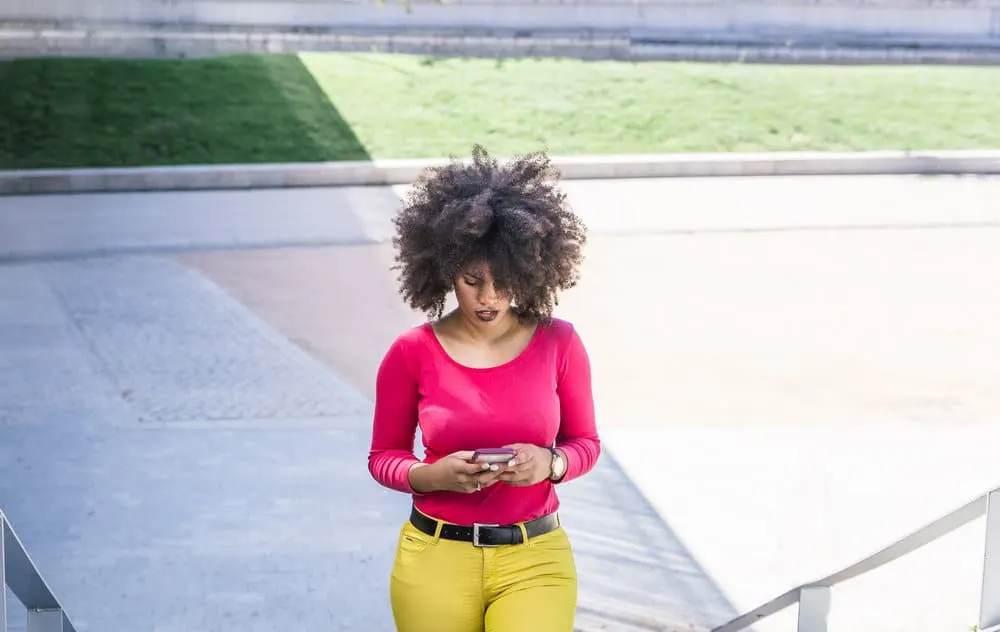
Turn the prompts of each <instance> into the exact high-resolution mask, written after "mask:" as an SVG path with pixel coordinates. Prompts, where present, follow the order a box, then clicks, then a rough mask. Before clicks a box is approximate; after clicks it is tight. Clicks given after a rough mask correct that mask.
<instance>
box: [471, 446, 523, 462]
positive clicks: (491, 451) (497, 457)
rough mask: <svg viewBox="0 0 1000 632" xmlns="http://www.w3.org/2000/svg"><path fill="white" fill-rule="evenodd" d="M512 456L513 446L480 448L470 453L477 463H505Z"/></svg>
mask: <svg viewBox="0 0 1000 632" xmlns="http://www.w3.org/2000/svg"><path fill="white" fill-rule="evenodd" d="M513 458H514V448H480V449H479V450H476V451H475V453H474V454H473V455H472V460H473V461H476V462H478V463H506V462H508V461H510V460H511V459H513Z"/></svg>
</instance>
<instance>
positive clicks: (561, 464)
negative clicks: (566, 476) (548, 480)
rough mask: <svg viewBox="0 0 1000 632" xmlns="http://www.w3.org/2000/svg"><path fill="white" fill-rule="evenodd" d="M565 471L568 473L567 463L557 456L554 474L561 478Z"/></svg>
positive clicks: (553, 465)
mask: <svg viewBox="0 0 1000 632" xmlns="http://www.w3.org/2000/svg"><path fill="white" fill-rule="evenodd" d="M565 471H566V461H564V460H563V459H562V457H561V456H556V457H555V459H553V462H552V474H553V475H554V476H555V477H556V478H561V477H562V475H563V472H565Z"/></svg>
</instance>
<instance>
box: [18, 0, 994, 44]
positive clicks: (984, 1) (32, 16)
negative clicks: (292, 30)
mask: <svg viewBox="0 0 1000 632" xmlns="http://www.w3.org/2000/svg"><path fill="white" fill-rule="evenodd" d="M0 20H7V21H50V20H51V21H68V22H76V23H79V22H91V23H92V22H106V23H107V22H114V23H124V24H164V23H166V24H173V25H177V24H190V25H200V26H207V25H239V26H278V27H293V26H295V27H320V28H362V27H381V28H391V29H400V28H448V29H456V28H457V29H472V28H520V29H533V30H537V29H554V28H562V29H566V28H598V29H621V30H626V31H629V32H631V33H632V34H642V33H649V32H653V33H662V32H665V31H678V32H688V33H690V32H706V33H708V32H728V33H736V34H739V33H747V34H755V33H761V32H764V33H769V32H778V33H795V34H810V33H830V32H839V33H847V34H852V35H858V36H886V35H888V36H903V37H906V36H923V37H942V38H956V37H958V38H962V39H980V40H1000V0H970V1H967V2H963V1H961V0H940V1H938V0H872V1H870V2H862V1H859V0H818V1H815V2H813V1H808V0H772V1H752V0H751V1H749V2H736V1H735V0H639V1H635V0H576V1H572V0H571V1H568V2H567V1H560V0H492V1H491V0H448V3H447V4H443V5H442V4H436V3H433V2H428V1H427V0H414V2H413V4H412V11H411V12H410V13H407V12H406V11H405V10H404V9H403V8H402V7H401V5H400V0H387V4H385V5H379V4H377V3H376V2H375V0H370V1H367V2H366V1H361V0H355V1H352V0H6V1H5V2H2V3H0Z"/></svg>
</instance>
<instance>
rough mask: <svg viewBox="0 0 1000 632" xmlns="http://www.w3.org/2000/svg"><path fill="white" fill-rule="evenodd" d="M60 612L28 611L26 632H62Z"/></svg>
mask: <svg viewBox="0 0 1000 632" xmlns="http://www.w3.org/2000/svg"><path fill="white" fill-rule="evenodd" d="M62 630H63V611H62V610H29V611H28V632H62Z"/></svg>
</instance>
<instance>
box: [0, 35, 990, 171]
mask: <svg viewBox="0 0 1000 632" xmlns="http://www.w3.org/2000/svg"><path fill="white" fill-rule="evenodd" d="M998 104H1000V68H981V67H980V68H976V67H965V68H954V67H940V66H928V67H918V66H906V67H828V66H771V65H741V64H725V65H707V64H686V63H643V64H633V63H621V62H582V61H572V60H556V59H545V60H534V59H528V60H507V61H503V62H499V61H496V60H473V59H449V60H438V59H428V58H425V57H420V56H392V55H385V54H353V53H352V54H347V53H330V54H307V55H301V56H291V55H280V56H279V55H275V56H234V57H224V58H215V59H208V60H188V61H173V60H170V61H167V60H157V61H150V60H142V61H139V60H135V61H132V60H84V59H35V60H16V61H12V62H2V63H0V168H3V169H11V168H45V167H84V166H88V167H100V166H125V165H168V164H193V163H232V162H285V161H318V160H358V159H365V158H368V157H374V158H406V157H436V156H446V155H449V154H459V155H466V154H468V152H469V150H470V148H471V146H472V144H473V143H475V142H480V143H483V144H484V145H485V146H486V147H487V148H488V149H489V150H490V151H491V152H493V153H496V154H509V153H516V152H524V151H530V150H534V149H540V148H546V149H548V150H549V151H550V152H551V153H553V154H581V153H661V152H725V151H774V150H870V149H933V148H946V149H965V148H997V147H1000V105H998Z"/></svg>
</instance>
